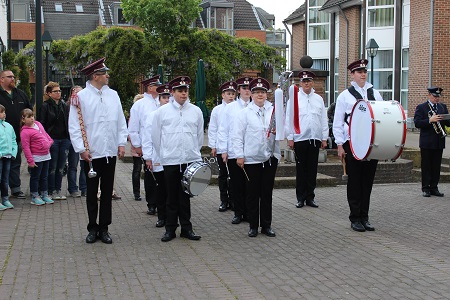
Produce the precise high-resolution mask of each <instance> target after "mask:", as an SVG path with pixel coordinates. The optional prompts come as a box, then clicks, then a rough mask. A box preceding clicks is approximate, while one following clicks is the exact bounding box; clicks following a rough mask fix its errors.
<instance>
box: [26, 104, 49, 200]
mask: <svg viewBox="0 0 450 300" xmlns="http://www.w3.org/2000/svg"><path fill="white" fill-rule="evenodd" d="M21 122H22V128H21V130H20V139H21V141H22V148H23V153H24V154H25V157H26V159H27V163H28V167H30V168H31V174H30V175H31V176H30V193H31V204H34V205H37V206H39V205H44V204H46V203H47V204H52V203H53V200H52V199H50V198H49V197H48V168H49V163H50V159H51V156H50V147H51V146H52V144H53V140H52V138H51V137H50V136H49V135H48V134H47V132H46V131H45V129H44V127H43V126H42V124H41V123H39V122H38V121H35V120H34V114H33V111H32V110H31V109H28V108H26V109H24V110H22V114H21ZM39 191H40V192H41V194H40V195H39Z"/></svg>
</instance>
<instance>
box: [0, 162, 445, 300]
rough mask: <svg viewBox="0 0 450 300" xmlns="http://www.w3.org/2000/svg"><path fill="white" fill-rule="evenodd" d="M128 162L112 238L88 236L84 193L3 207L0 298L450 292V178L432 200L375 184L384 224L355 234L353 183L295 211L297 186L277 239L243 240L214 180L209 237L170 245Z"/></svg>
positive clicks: (121, 168) (197, 208) (209, 192)
mask: <svg viewBox="0 0 450 300" xmlns="http://www.w3.org/2000/svg"><path fill="white" fill-rule="evenodd" d="M131 168H132V164H126V163H122V162H119V163H118V164H117V178H116V181H117V182H116V188H117V192H118V193H119V194H120V195H121V196H122V200H117V201H114V203H113V224H112V225H111V226H110V232H111V234H112V238H113V241H114V243H113V244H112V245H106V244H103V243H101V242H100V241H99V242H97V243H95V244H86V243H85V241H84V239H85V236H86V234H87V231H86V225H87V213H86V208H85V201H84V198H76V199H74V198H69V199H68V200H65V201H64V200H63V201H57V202H56V203H55V204H54V205H46V206H43V207H36V206H33V205H31V204H30V199H29V198H28V199H26V200H18V199H13V200H12V203H13V204H14V205H15V208H14V209H13V210H7V211H3V212H0V226H1V230H0V264H1V268H0V270H1V273H0V298H1V299H252V300H253V299H449V298H450V284H449V283H450V258H449V255H448V254H449V253H450V241H449V230H448V214H449V207H450V201H449V196H450V184H442V185H441V191H443V192H445V193H446V196H445V197H443V198H437V197H431V198H427V199H426V198H423V197H422V196H421V192H420V184H419V183H414V184H401V185H376V186H374V189H373V196H372V205H371V212H370V216H371V222H372V223H373V224H374V225H375V226H376V231H374V232H365V233H358V232H355V231H352V230H351V229H350V223H349V221H348V205H347V202H346V187H345V186H338V187H331V188H318V189H317V191H316V200H317V202H318V203H319V204H320V208H318V209H314V208H310V207H305V208H302V209H297V208H296V207H295V206H294V202H295V201H294V198H295V191H294V189H285V190H275V191H274V203H273V228H274V230H275V231H276V233H277V236H276V237H275V238H269V237H266V236H264V235H261V234H259V235H258V237H256V238H249V237H247V231H248V224H247V223H242V224H239V225H232V224H231V222H230V221H231V218H232V212H230V211H227V212H223V213H220V212H218V211H217V209H218V205H219V201H218V188H217V187H216V186H210V187H208V188H207V189H206V191H205V192H204V193H203V194H202V195H201V196H199V197H196V198H193V199H192V222H193V224H194V230H195V232H196V233H198V234H200V235H202V239H201V240H200V241H189V240H187V239H184V238H180V237H179V236H178V237H177V238H176V239H174V240H173V241H171V242H168V243H162V242H161V241H160V238H161V235H162V234H163V232H164V229H163V228H156V227H155V222H156V217H155V216H148V215H147V214H146V203H145V201H141V202H138V201H135V200H133V197H132V189H131ZM23 174H24V175H23V178H22V179H23V187H26V189H25V192H26V194H27V195H29V190H28V188H27V187H28V180H29V177H28V174H27V173H26V171H25V172H23ZM65 180H66V179H64V181H65ZM141 187H142V189H143V184H141ZM178 234H179V230H178V231H177V235H178Z"/></svg>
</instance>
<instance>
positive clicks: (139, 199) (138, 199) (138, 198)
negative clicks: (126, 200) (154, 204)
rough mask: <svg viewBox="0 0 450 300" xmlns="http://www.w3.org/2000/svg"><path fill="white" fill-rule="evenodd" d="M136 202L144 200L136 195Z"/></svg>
mask: <svg viewBox="0 0 450 300" xmlns="http://www.w3.org/2000/svg"><path fill="white" fill-rule="evenodd" d="M134 200H136V201H141V200H142V198H141V196H140V195H136V196H134Z"/></svg>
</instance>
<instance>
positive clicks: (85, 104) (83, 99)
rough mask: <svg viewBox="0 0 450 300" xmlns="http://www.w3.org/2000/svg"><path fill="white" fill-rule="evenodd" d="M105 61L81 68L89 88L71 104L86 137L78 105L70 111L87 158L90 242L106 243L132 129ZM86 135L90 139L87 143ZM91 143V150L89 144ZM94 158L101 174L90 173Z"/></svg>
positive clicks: (78, 148)
mask: <svg viewBox="0 0 450 300" xmlns="http://www.w3.org/2000/svg"><path fill="white" fill-rule="evenodd" d="M104 61H105V58H102V59H99V60H97V61H95V62H93V63H92V64H90V65H88V66H87V67H85V68H84V69H82V70H81V72H82V73H83V74H84V75H86V76H88V81H87V82H86V88H85V89H83V90H82V91H80V92H78V93H77V96H78V100H77V101H73V103H71V104H72V105H76V106H79V108H80V109H81V116H82V122H83V123H84V128H85V136H84V132H83V131H82V130H83V129H82V126H81V123H80V121H81V120H80V119H79V117H80V116H79V113H78V109H77V108H74V107H72V108H71V109H70V112H69V133H70V140H71V141H72V145H73V149H74V150H75V152H77V153H79V154H80V157H81V159H82V160H83V163H84V173H85V174H86V181H87V195H86V205H87V211H88V216H89V223H88V225H87V230H88V231H89V234H88V235H87V237H86V243H94V242H96V240H97V239H100V240H101V241H102V242H103V243H106V244H111V243H112V239H111V237H110V235H109V233H108V225H110V224H111V214H112V211H111V202H112V201H111V200H112V199H111V198H112V191H113V183H114V173H115V170H116V157H119V159H121V158H122V157H123V156H124V154H125V145H126V144H127V136H128V130H127V124H126V122H125V116H124V114H123V109H122V104H121V103H120V98H119V95H118V94H117V92H116V91H114V90H112V89H110V88H109V87H108V82H109V75H108V71H109V69H108V68H107V67H106V66H105V64H104ZM75 102H78V103H75ZM84 138H85V139H86V140H87V143H86V144H85V142H84ZM87 145H88V146H89V149H87V147H85V146H87ZM90 161H92V166H93V169H94V170H95V171H96V172H97V176H95V177H93V178H90V177H89V176H88V173H89V169H90V166H89V162H90ZM99 183H100V189H101V190H102V194H101V201H100V202H97V191H98V186H99ZM98 203H100V211H99V209H98V206H99V204H98ZM97 214H98V215H99V216H98V219H99V220H98V223H97Z"/></svg>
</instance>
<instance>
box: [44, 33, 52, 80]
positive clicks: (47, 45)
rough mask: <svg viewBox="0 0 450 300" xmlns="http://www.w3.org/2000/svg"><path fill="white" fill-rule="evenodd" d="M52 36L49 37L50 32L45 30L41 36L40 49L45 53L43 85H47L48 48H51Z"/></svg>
mask: <svg viewBox="0 0 450 300" xmlns="http://www.w3.org/2000/svg"><path fill="white" fill-rule="evenodd" d="M52 42H53V39H52V36H51V35H50V32H48V31H47V30H46V31H44V34H43V35H42V47H43V48H44V51H45V79H46V80H45V83H48V73H49V71H48V51H50V47H51V46H52Z"/></svg>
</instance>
